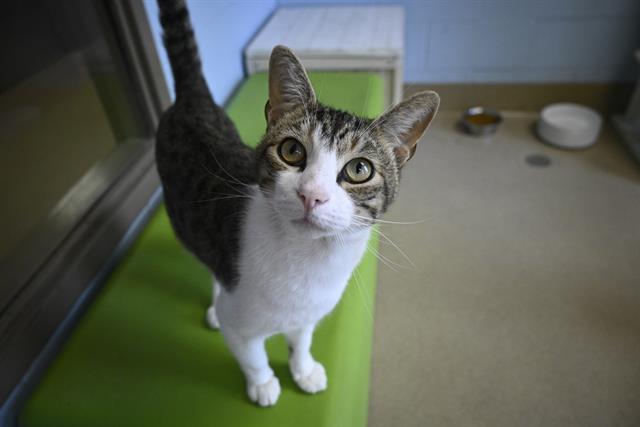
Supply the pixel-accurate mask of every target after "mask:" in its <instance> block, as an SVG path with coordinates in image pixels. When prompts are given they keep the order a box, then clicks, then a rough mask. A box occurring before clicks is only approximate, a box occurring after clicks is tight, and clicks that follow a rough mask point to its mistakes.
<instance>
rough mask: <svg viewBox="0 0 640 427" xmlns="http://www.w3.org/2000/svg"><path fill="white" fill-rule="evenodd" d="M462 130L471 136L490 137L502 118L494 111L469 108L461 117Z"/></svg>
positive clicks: (482, 108)
mask: <svg viewBox="0 0 640 427" xmlns="http://www.w3.org/2000/svg"><path fill="white" fill-rule="evenodd" d="M460 123H461V125H462V128H463V129H464V130H465V131H466V132H468V133H470V134H471V135H478V136H484V135H491V134H492V133H494V132H495V131H496V130H497V129H498V126H499V125H500V123H502V116H501V115H500V113H498V112H497V111H495V110H489V109H487V108H484V107H471V108H469V109H468V110H467V111H465V112H464V114H463V115H462V119H461V121H460Z"/></svg>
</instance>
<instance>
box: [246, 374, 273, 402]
mask: <svg viewBox="0 0 640 427" xmlns="http://www.w3.org/2000/svg"><path fill="white" fill-rule="evenodd" d="M247 394H248V395H249V399H251V401H252V402H255V403H257V404H258V405H260V406H273V405H275V404H276V402H277V401H278V397H279V396H280V381H278V377H276V376H275V375H274V376H272V377H271V379H270V380H269V381H267V382H266V383H263V384H248V385H247Z"/></svg>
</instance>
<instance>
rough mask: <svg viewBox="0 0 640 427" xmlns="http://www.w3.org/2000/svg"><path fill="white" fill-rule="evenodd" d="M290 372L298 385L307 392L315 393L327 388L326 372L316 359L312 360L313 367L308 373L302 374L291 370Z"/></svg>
mask: <svg viewBox="0 0 640 427" xmlns="http://www.w3.org/2000/svg"><path fill="white" fill-rule="evenodd" d="M291 374H292V375H293V379H294V380H295V382H296V384H298V387H300V388H301V389H302V390H303V391H306V392H307V393H317V392H319V391H323V390H326V388H327V374H326V372H325V371H324V366H322V365H321V364H320V363H318V362H316V361H314V362H313V368H311V372H310V373H309V374H307V375H303V374H301V373H299V372H295V371H293V370H292V372H291Z"/></svg>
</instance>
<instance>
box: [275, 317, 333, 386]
mask: <svg viewBox="0 0 640 427" xmlns="http://www.w3.org/2000/svg"><path fill="white" fill-rule="evenodd" d="M314 328H315V325H309V326H306V327H304V328H301V329H298V330H296V331H291V332H287V333H286V334H285V335H286V337H287V342H288V343H289V348H290V351H291V353H290V355H289V369H290V370H291V375H292V376H293V379H294V381H295V382H296V384H298V387H300V388H301V389H302V390H304V391H306V392H307V393H317V392H319V391H322V390H325V389H326V388H327V374H326V372H325V370H324V367H323V366H322V365H321V364H320V363H318V362H316V361H315V360H314V359H313V356H311V340H312V338H313V329H314Z"/></svg>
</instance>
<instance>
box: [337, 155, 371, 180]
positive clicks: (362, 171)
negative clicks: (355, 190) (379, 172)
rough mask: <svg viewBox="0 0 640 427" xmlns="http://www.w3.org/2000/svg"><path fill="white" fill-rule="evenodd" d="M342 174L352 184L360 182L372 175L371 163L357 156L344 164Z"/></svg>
mask: <svg viewBox="0 0 640 427" xmlns="http://www.w3.org/2000/svg"><path fill="white" fill-rule="evenodd" d="M343 175H344V178H345V179H346V180H347V181H348V182H350V183H352V184H362V183H363V182H367V181H369V180H370V179H371V178H372V177H373V165H372V164H371V162H370V161H369V160H367V159H363V158H362V157H359V158H357V159H353V160H351V161H349V163H347V164H346V165H345V166H344V169H343Z"/></svg>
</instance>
